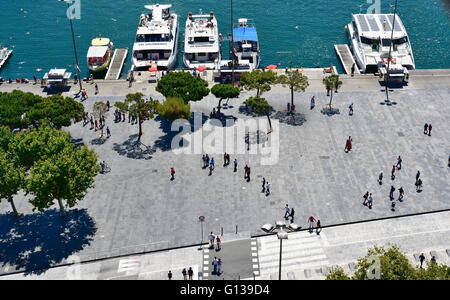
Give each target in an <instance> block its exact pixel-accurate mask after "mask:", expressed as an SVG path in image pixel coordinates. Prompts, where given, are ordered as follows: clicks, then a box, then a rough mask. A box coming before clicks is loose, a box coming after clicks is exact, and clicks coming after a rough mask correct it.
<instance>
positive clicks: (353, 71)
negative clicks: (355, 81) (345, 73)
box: [352, 63, 356, 77]
mask: <svg viewBox="0 0 450 300" xmlns="http://www.w3.org/2000/svg"><path fill="white" fill-rule="evenodd" d="M355 67H356V66H355V63H353V64H352V77H353V76H355Z"/></svg>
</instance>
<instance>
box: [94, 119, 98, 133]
mask: <svg viewBox="0 0 450 300" xmlns="http://www.w3.org/2000/svg"><path fill="white" fill-rule="evenodd" d="M94 123H95V131H97V128H98V122H97V120H95V121H94Z"/></svg>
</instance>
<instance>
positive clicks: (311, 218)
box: [308, 216, 316, 230]
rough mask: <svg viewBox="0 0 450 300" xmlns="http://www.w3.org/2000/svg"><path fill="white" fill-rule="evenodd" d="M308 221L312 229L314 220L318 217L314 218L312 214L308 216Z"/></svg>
mask: <svg viewBox="0 0 450 300" xmlns="http://www.w3.org/2000/svg"><path fill="white" fill-rule="evenodd" d="M308 222H309V229H310V230H311V229H312V228H313V227H314V222H316V219H314V217H313V216H310V217H309V218H308Z"/></svg>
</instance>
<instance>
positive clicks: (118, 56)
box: [105, 48, 128, 80]
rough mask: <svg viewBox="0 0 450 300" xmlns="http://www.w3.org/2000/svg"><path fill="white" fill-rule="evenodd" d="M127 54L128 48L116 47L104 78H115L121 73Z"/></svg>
mask: <svg viewBox="0 0 450 300" xmlns="http://www.w3.org/2000/svg"><path fill="white" fill-rule="evenodd" d="M127 56H128V48H121V49H116V50H115V51H114V55H113V57H112V61H111V65H110V66H109V69H108V72H107V73H106V76H105V80H117V79H119V77H120V73H122V69H123V65H124V64H125V60H126V58H127Z"/></svg>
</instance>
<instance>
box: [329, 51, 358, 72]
mask: <svg viewBox="0 0 450 300" xmlns="http://www.w3.org/2000/svg"><path fill="white" fill-rule="evenodd" d="M334 50H336V53H337V55H338V57H339V60H340V61H341V63H342V66H343V67H344V71H345V73H346V74H351V73H352V66H353V64H355V74H360V72H359V69H358V65H357V64H356V62H355V59H354V58H353V55H352V53H351V51H350V48H349V47H348V45H345V44H339V45H334Z"/></svg>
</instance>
